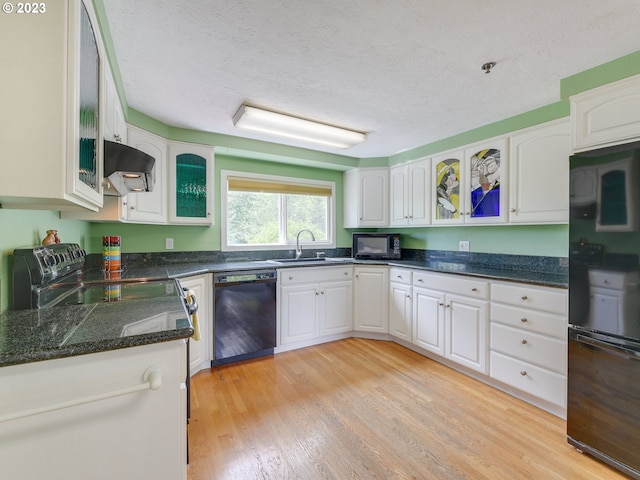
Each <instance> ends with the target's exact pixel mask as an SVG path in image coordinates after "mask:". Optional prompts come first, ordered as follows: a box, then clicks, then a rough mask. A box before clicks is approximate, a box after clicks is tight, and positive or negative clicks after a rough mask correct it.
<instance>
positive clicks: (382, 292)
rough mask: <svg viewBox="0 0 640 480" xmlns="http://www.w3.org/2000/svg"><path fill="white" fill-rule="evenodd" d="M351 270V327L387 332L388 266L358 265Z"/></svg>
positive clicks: (360, 329) (363, 330)
mask: <svg viewBox="0 0 640 480" xmlns="http://www.w3.org/2000/svg"><path fill="white" fill-rule="evenodd" d="M353 270H354V271H353V277H354V279H353V289H354V308H353V314H354V320H353V323H354V325H353V329H354V330H356V331H360V332H372V333H387V334H388V333H389V267H387V266H380V265H371V266H368V265H358V266H356V267H354V269H353Z"/></svg>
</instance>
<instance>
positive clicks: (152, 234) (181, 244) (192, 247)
mask: <svg viewBox="0 0 640 480" xmlns="http://www.w3.org/2000/svg"><path fill="white" fill-rule="evenodd" d="M201 141H202V140H201ZM221 170H235V171H242V172H255V173H261V174H268V175H281V176H285V177H298V178H311V179H316V180H326V181H330V182H335V184H336V197H337V198H336V203H337V205H338V206H339V207H337V208H336V210H337V211H336V224H337V225H342V223H343V222H342V172H341V171H337V170H327V169H319V168H312V167H306V166H300V165H290V164H284V163H274V162H271V161H261V160H256V159H251V158H242V157H232V156H229V155H216V156H215V169H214V171H215V184H214V185H215V195H214V198H215V205H216V208H215V224H214V225H212V226H209V227H202V226H161V225H132V224H122V223H106V224H98V223H95V224H92V225H91V241H90V248H91V251H92V252H94V253H98V252H100V251H101V249H102V243H101V241H102V236H103V235H121V236H122V251H123V252H125V253H130V252H160V251H165V248H164V245H165V242H164V239H165V237H171V238H173V239H174V251H197V250H220V242H221V238H220V171H221ZM336 233H337V236H336V242H337V244H338V246H349V245H350V241H351V238H350V235H349V233H348V232H347V231H346V230H345V229H343V228H338V229H337V232H336Z"/></svg>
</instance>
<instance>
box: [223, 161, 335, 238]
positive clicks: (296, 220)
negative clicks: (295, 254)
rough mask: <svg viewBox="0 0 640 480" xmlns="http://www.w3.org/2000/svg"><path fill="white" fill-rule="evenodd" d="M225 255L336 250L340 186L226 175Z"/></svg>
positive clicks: (243, 174)
mask: <svg viewBox="0 0 640 480" xmlns="http://www.w3.org/2000/svg"><path fill="white" fill-rule="evenodd" d="M221 182H222V188H221V197H222V198H221V202H222V208H221V217H222V218H221V224H222V225H221V235H222V239H221V240H222V242H221V243H222V249H223V250H256V249H263V250H285V249H291V248H295V244H296V234H297V233H298V232H299V231H300V230H302V229H309V230H311V232H313V236H314V237H315V241H312V239H311V235H302V236H301V237H300V242H301V243H306V244H310V245H311V244H312V245H313V247H314V248H335V183H334V182H326V181H318V180H311V179H303V178H294V177H281V176H273V175H261V174H254V173H246V172H233V171H222V172H221Z"/></svg>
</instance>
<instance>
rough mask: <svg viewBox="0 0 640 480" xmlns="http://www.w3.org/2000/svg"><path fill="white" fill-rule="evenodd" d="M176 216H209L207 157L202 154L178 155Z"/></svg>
mask: <svg viewBox="0 0 640 480" xmlns="http://www.w3.org/2000/svg"><path fill="white" fill-rule="evenodd" d="M176 216H178V217H193V218H205V217H206V216H207V159H206V158H203V157H201V156H200V155H194V154H192V153H182V154H180V155H178V156H177V157H176Z"/></svg>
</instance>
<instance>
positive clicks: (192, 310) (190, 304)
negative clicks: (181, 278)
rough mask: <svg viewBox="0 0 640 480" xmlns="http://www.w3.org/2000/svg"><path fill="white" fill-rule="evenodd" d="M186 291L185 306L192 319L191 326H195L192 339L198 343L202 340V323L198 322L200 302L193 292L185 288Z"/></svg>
mask: <svg viewBox="0 0 640 480" xmlns="http://www.w3.org/2000/svg"><path fill="white" fill-rule="evenodd" d="M183 290H184V294H185V295H184V304H185V306H186V307H187V313H188V314H189V316H190V317H191V325H192V326H193V335H192V336H191V338H192V339H193V340H195V341H196V342H197V341H198V340H200V323H199V322H198V313H197V312H198V302H197V301H196V294H195V292H194V291H193V290H190V289H188V288H183Z"/></svg>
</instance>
